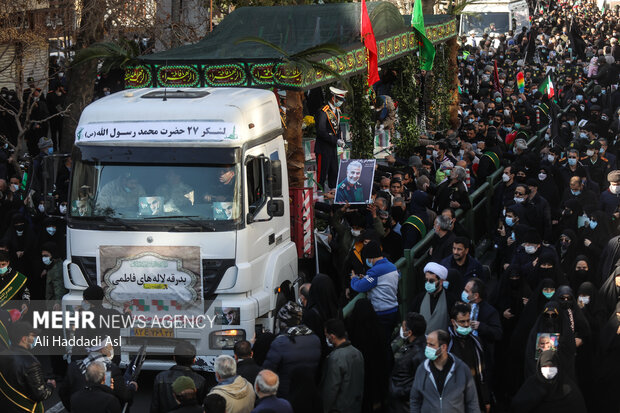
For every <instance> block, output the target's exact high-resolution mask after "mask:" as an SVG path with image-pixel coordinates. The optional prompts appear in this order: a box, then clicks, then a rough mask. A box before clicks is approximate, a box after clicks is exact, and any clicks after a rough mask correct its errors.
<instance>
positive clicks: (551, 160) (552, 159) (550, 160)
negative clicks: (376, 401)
mask: <svg viewBox="0 0 620 413" xmlns="http://www.w3.org/2000/svg"><path fill="white" fill-rule="evenodd" d="M547 160H548V161H549V162H553V161H555V156H553V155H547Z"/></svg>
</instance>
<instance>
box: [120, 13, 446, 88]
mask: <svg viewBox="0 0 620 413" xmlns="http://www.w3.org/2000/svg"><path fill="white" fill-rule="evenodd" d="M360 6H361V5H360V3H330V4H323V5H303V6H271V7H242V8H239V9H237V10H235V11H233V12H232V13H231V14H230V15H228V16H226V18H225V19H224V20H223V21H222V22H221V23H220V24H219V25H218V26H217V27H216V28H215V29H214V31H213V32H212V33H210V34H209V35H208V36H206V37H205V38H204V39H202V40H201V41H199V42H197V43H195V44H190V45H185V46H180V47H177V48H174V49H171V50H166V51H163V52H159V53H155V54H151V55H146V56H143V57H142V58H141V62H142V64H140V65H139V66H136V67H133V68H130V69H128V70H127V71H126V76H125V83H126V86H127V87H130V88H131V87H161V86H166V87H187V86H193V87H200V86H203V87H211V86H258V87H274V86H275V87H278V88H284V89H309V88H312V87H316V86H319V85H321V84H325V83H329V82H332V81H333V76H328V75H326V74H325V73H320V72H312V73H300V71H298V70H296V69H295V68H290V67H287V66H286V65H284V64H283V63H282V56H281V55H280V54H279V53H278V52H277V51H276V50H274V49H273V48H271V47H269V46H266V45H262V44H259V43H256V42H244V43H239V44H238V43H237V42H238V40H239V39H242V38H246V37H259V38H261V39H264V40H266V41H267V42H270V43H273V44H275V45H277V46H278V47H280V48H281V49H283V50H284V51H285V52H286V53H288V54H295V53H298V52H301V51H304V50H307V49H309V48H311V47H313V46H318V45H321V44H325V43H335V44H337V45H338V46H339V47H340V48H341V49H343V50H344V51H345V53H344V54H342V55H340V56H336V57H331V56H328V55H325V56H318V57H317V60H320V61H321V62H323V63H325V64H327V65H329V66H330V67H332V69H336V70H337V71H338V72H339V74H340V75H341V76H351V75H354V74H357V73H361V72H362V71H365V70H366V61H365V59H366V53H365V49H364V47H363V45H362V43H361V39H360ZM367 7H368V13H369V14H370V19H371V22H372V25H373V30H374V32H375V37H376V39H377V48H378V54H379V64H380V65H381V64H385V63H386V62H388V61H390V60H394V59H397V58H399V57H401V56H403V55H404V54H406V53H410V52H412V51H414V50H416V49H417V42H416V39H415V36H414V35H413V33H412V32H411V29H410V27H409V25H407V24H406V23H405V20H404V19H403V16H402V15H401V14H400V13H399V11H398V9H397V8H396V7H395V6H394V5H393V4H392V3H388V2H370V3H367ZM424 17H425V19H428V20H426V21H427V22H428V23H427V35H428V37H429V39H430V40H431V41H432V42H434V43H440V42H443V41H445V40H447V39H448V38H451V37H453V36H455V35H456V20H455V19H454V17H453V16H424Z"/></svg>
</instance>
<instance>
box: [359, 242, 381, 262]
mask: <svg viewBox="0 0 620 413" xmlns="http://www.w3.org/2000/svg"><path fill="white" fill-rule="evenodd" d="M382 256H383V253H382V252H381V246H380V245H379V243H378V242H377V241H370V242H369V243H368V244H366V245H365V246H364V248H362V258H364V259H368V258H377V257H382Z"/></svg>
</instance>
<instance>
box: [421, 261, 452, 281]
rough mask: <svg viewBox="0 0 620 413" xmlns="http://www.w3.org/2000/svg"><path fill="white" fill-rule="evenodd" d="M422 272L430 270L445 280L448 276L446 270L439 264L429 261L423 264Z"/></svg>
mask: <svg viewBox="0 0 620 413" xmlns="http://www.w3.org/2000/svg"><path fill="white" fill-rule="evenodd" d="M424 272H425V273H426V272H430V273H433V274H435V275H436V276H438V277H439V278H441V279H442V280H445V279H446V278H448V270H447V269H446V267H444V266H443V265H441V264H437V263H436V262H429V263H428V264H426V265H425V266H424Z"/></svg>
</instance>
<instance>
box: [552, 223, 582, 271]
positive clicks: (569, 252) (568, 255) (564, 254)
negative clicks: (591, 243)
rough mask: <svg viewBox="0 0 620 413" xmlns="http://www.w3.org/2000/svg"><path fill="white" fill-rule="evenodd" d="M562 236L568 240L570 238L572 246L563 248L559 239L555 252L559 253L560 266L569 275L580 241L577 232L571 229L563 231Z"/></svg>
mask: <svg viewBox="0 0 620 413" xmlns="http://www.w3.org/2000/svg"><path fill="white" fill-rule="evenodd" d="M561 235H564V236H566V237H567V238H569V239H570V244H569V245H568V247H567V248H563V247H562V243H561V242H560V240H559V238H558V241H557V242H556V243H555V250H556V251H557V253H558V257H559V258H560V264H561V266H562V270H564V272H565V273H568V272H569V271H570V265H571V264H572V259H573V257H574V256H575V255H576V254H577V247H578V245H577V244H578V239H577V234H575V231H573V230H572V229H569V228H567V229H565V230H564V231H562V234H561ZM573 268H574V267H573Z"/></svg>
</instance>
